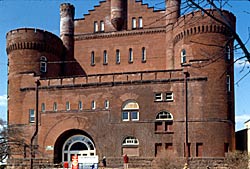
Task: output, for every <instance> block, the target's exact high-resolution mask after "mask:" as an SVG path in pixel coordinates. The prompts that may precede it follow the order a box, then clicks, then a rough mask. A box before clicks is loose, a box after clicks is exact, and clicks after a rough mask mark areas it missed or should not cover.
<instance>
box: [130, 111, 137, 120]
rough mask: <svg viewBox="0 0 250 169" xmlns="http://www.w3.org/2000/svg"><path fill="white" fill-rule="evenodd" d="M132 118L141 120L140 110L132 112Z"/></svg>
mask: <svg viewBox="0 0 250 169" xmlns="http://www.w3.org/2000/svg"><path fill="white" fill-rule="evenodd" d="M131 119H132V120H139V117H138V112H136V111H133V112H131Z"/></svg>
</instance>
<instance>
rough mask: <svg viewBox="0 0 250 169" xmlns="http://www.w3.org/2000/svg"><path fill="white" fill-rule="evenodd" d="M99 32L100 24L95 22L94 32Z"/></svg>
mask: <svg viewBox="0 0 250 169" xmlns="http://www.w3.org/2000/svg"><path fill="white" fill-rule="evenodd" d="M98 31H99V28H98V22H97V21H95V22H94V32H98Z"/></svg>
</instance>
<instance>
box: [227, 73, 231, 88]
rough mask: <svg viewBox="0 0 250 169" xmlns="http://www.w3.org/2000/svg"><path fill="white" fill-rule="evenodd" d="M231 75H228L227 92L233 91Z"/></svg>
mask: <svg viewBox="0 0 250 169" xmlns="http://www.w3.org/2000/svg"><path fill="white" fill-rule="evenodd" d="M230 80H231V78H230V75H227V92H230V91H231V83H230Z"/></svg>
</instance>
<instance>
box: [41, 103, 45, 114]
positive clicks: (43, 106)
mask: <svg viewBox="0 0 250 169" xmlns="http://www.w3.org/2000/svg"><path fill="white" fill-rule="evenodd" d="M41 110H42V112H45V103H42V105H41Z"/></svg>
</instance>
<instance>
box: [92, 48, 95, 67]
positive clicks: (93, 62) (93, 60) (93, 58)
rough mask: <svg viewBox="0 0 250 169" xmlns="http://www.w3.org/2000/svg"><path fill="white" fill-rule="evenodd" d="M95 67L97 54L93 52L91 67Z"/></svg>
mask: <svg viewBox="0 0 250 169" xmlns="http://www.w3.org/2000/svg"><path fill="white" fill-rule="evenodd" d="M94 65H95V52H94V51H92V52H91V66H94Z"/></svg>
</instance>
